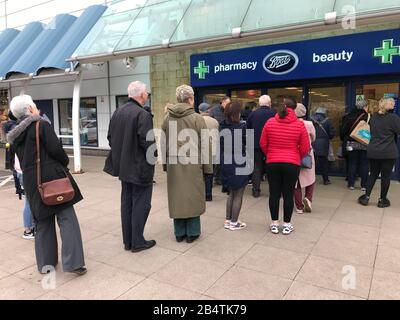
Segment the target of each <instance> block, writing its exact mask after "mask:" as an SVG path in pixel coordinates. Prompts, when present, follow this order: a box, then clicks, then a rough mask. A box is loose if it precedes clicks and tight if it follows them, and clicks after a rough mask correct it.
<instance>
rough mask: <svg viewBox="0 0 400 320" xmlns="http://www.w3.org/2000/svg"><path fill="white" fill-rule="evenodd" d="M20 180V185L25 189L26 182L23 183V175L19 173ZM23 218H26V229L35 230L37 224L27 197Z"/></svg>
mask: <svg viewBox="0 0 400 320" xmlns="http://www.w3.org/2000/svg"><path fill="white" fill-rule="evenodd" d="M18 179H19V183H20V184H21V187H23V185H24V182H23V175H22V174H21V173H18ZM23 218H24V228H25V229H33V228H34V227H35V224H34V223H33V217H32V212H31V207H30V206H29V202H28V200H27V199H26V197H25V206H24V210H23Z"/></svg>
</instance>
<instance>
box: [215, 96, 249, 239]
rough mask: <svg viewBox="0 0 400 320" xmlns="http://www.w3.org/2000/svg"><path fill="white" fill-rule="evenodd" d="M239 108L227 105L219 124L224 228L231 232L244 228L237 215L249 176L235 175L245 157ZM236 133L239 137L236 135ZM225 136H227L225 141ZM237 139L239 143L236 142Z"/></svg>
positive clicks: (244, 134) (244, 139)
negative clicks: (225, 196)
mask: <svg viewBox="0 0 400 320" xmlns="http://www.w3.org/2000/svg"><path fill="white" fill-rule="evenodd" d="M241 108H242V107H241V105H240V103H238V102H231V103H229V104H228V105H227V106H226V108H225V120H224V121H222V122H221V124H220V132H221V134H220V136H221V140H220V146H221V147H220V154H221V156H220V159H221V181H222V183H223V184H224V185H225V186H227V188H228V189H229V197H228V200H227V203H226V220H225V224H224V227H225V229H229V230H231V231H235V230H240V229H243V228H245V227H246V224H245V223H244V222H241V221H239V214H240V210H241V209H242V203H243V195H244V191H245V190H246V186H247V183H248V180H249V176H248V175H240V174H238V173H237V170H238V169H239V168H243V167H245V165H246V164H245V163H244V164H238V163H237V161H236V160H237V158H240V159H241V158H242V157H244V156H245V155H246V124H245V123H244V122H242V121H240V111H241ZM238 131H239V132H240V135H239V134H237V132H238ZM226 134H228V135H229V139H227V141H225V135H226ZM239 137H240V141H236V139H238V138H239Z"/></svg>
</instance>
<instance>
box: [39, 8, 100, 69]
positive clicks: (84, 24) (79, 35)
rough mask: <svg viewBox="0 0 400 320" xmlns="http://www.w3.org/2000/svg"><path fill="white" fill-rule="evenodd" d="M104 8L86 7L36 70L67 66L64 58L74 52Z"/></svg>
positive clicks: (64, 67)
mask: <svg viewBox="0 0 400 320" xmlns="http://www.w3.org/2000/svg"><path fill="white" fill-rule="evenodd" d="M106 9H107V8H106V7H104V6H91V7H89V8H87V9H86V10H85V12H84V13H82V15H81V16H80V17H79V18H78V19H77V20H76V21H75V22H74V24H73V25H72V27H71V28H69V30H68V31H67V33H66V34H65V35H64V37H63V38H62V39H61V40H60V42H58V44H57V45H56V46H55V48H54V49H53V51H51V52H50V54H49V55H48V56H47V58H46V59H45V60H44V61H43V62H42V63H41V65H40V67H39V68H38V71H37V72H38V73H40V71H42V70H43V69H51V68H55V69H62V70H64V69H66V68H68V67H69V65H70V64H69V63H68V62H66V61H65V60H66V59H67V58H69V57H70V56H71V55H72V54H73V53H74V51H75V50H76V48H78V46H79V45H80V44H81V42H82V41H83V39H85V37H86V36H87V34H88V33H89V31H90V30H91V29H92V28H93V26H94V25H95V24H96V23H97V21H98V20H99V19H100V17H101V16H102V15H103V13H104V11H105V10H106Z"/></svg>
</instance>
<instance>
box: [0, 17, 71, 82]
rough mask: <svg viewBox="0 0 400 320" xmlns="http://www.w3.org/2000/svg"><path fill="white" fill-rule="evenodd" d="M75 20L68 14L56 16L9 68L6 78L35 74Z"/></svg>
mask: <svg viewBox="0 0 400 320" xmlns="http://www.w3.org/2000/svg"><path fill="white" fill-rule="evenodd" d="M75 20H76V17H74V16H71V15H68V14H60V15H57V16H56V17H55V18H54V19H53V20H52V21H51V23H50V24H49V25H48V26H47V27H46V29H44V30H43V31H42V33H41V34H40V35H39V36H38V37H37V38H36V39H35V41H33V43H32V44H31V45H30V46H29V48H28V49H27V50H26V51H25V52H24V53H23V54H22V56H20V58H19V59H18V61H17V62H16V63H15V64H14V65H13V66H12V67H11V68H10V70H9V71H8V72H7V74H6V78H8V77H9V76H10V75H11V74H13V73H23V74H31V73H34V74H36V70H37V68H38V67H39V66H40V63H41V62H43V60H44V59H45V58H46V57H47V55H48V54H49V52H50V51H51V50H52V49H53V48H54V47H55V46H56V44H57V43H58V42H59V41H60V39H61V38H62V37H63V35H64V34H65V33H66V32H67V31H68V29H69V28H70V27H71V26H72V24H73V23H74V22H75Z"/></svg>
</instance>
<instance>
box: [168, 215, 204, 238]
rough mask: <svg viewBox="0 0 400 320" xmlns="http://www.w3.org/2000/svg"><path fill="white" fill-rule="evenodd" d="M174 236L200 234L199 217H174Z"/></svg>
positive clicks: (194, 235)
mask: <svg viewBox="0 0 400 320" xmlns="http://www.w3.org/2000/svg"><path fill="white" fill-rule="evenodd" d="M174 230H175V236H177V237H184V236H188V237H196V236H200V234H201V224H200V217H196V218H188V219H174Z"/></svg>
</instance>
